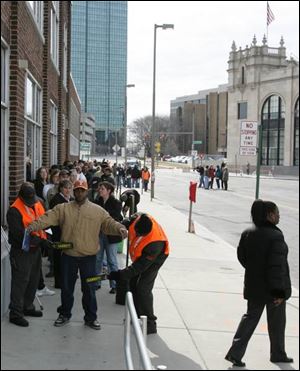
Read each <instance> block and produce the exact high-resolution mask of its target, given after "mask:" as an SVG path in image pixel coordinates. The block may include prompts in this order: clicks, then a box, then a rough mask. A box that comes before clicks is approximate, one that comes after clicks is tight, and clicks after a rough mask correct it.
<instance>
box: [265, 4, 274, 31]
mask: <svg viewBox="0 0 300 371" xmlns="http://www.w3.org/2000/svg"><path fill="white" fill-rule="evenodd" d="M274 19H275V17H274V14H273V13H272V10H271V8H270V5H269V2H268V1H267V26H269V24H270V23H271V22H273V21H274Z"/></svg>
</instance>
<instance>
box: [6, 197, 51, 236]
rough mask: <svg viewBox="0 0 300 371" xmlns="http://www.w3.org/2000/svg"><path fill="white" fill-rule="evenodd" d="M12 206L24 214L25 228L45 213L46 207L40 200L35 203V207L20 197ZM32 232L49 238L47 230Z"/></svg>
mask: <svg viewBox="0 0 300 371" xmlns="http://www.w3.org/2000/svg"><path fill="white" fill-rule="evenodd" d="M11 207H15V208H16V209H17V210H19V212H20V214H21V215H22V221H23V225H24V228H27V227H28V226H29V224H30V223H32V222H33V221H34V220H36V219H38V218H39V217H40V216H42V215H44V214H45V209H44V207H43V205H42V204H41V202H40V201H38V202H36V203H35V204H34V205H33V208H31V207H28V206H27V205H25V203H24V202H23V201H22V200H21V199H20V198H19V197H18V198H17V199H16V201H15V202H14V203H13V204H12V205H11ZM31 234H33V235H35V236H38V237H40V238H43V239H44V240H46V239H47V234H46V232H44V231H42V230H40V231H37V232H31Z"/></svg>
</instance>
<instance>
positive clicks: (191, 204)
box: [188, 201, 193, 233]
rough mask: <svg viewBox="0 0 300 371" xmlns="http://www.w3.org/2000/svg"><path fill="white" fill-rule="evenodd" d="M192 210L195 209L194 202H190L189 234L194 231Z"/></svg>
mask: <svg viewBox="0 0 300 371" xmlns="http://www.w3.org/2000/svg"><path fill="white" fill-rule="evenodd" d="M192 209H193V201H190V212H189V229H188V232H189V233H191V232H192V231H191V229H192Z"/></svg>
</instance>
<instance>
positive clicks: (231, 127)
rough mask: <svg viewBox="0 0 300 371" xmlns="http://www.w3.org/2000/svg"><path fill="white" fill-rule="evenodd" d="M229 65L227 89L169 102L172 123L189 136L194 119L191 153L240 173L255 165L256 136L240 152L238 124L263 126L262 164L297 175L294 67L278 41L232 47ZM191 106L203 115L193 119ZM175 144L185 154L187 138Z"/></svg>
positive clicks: (296, 71)
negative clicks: (217, 159)
mask: <svg viewBox="0 0 300 371" xmlns="http://www.w3.org/2000/svg"><path fill="white" fill-rule="evenodd" d="M228 66H229V67H228V84H226V85H220V86H219V89H210V90H203V91H200V92H199V93H198V94H196V95H190V96H183V97H179V98H176V99H175V100H173V101H171V121H172V122H175V123H178V122H179V123H180V125H181V127H182V129H181V130H182V131H191V130H192V122H193V118H194V120H195V122H194V137H195V139H196V140H201V141H202V144H201V145H199V147H196V148H195V149H197V150H198V151H199V152H202V153H208V154H224V155H226V156H227V161H228V165H229V166H231V167H238V168H239V169H245V167H246V165H247V163H249V164H250V165H251V166H253V167H255V166H256V164H257V151H256V148H257V147H258V140H259V135H258V132H257V135H256V137H255V135H254V137H253V136H252V137H249V142H248V143H249V144H251V143H254V142H251V140H255V138H256V141H255V143H254V145H253V147H251V146H250V147H249V148H248V147H247V148H245V147H243V146H242V144H243V143H245V141H242V140H243V139H245V137H244V136H243V135H242V134H243V133H244V132H243V125H245V124H246V123H248V122H250V123H257V125H262V154H261V159H260V163H261V165H262V166H263V167H265V169H266V171H272V172H273V173H276V172H277V173H279V174H284V173H287V174H298V171H299V62H297V61H295V60H294V59H290V60H287V58H286V49H285V47H284V40H283V38H282V39H281V40H280V44H279V47H278V48H274V47H269V46H268V45H267V40H266V38H265V37H264V38H263V41H262V45H261V46H258V45H257V40H256V38H255V37H254V38H253V41H252V44H251V46H250V47H248V46H247V47H246V48H245V49H244V50H242V48H239V50H237V48H236V45H235V43H234V42H233V44H232V50H231V53H230V57H229V61H228ZM194 107H198V108H196V111H194V112H197V109H198V110H200V107H202V108H201V109H202V113H201V114H198V115H195V116H193V115H194V113H193V110H195V108H194ZM180 125H179V127H180ZM185 129H187V130H185ZM250 135H252V134H250ZM246 138H247V137H246ZM180 140H181V141H183V139H182V138H181V139H179V149H180V151H181V152H183V149H184V151H185V152H186V148H190V146H191V144H190V140H191V139H184V140H185V141H188V144H185V145H180Z"/></svg>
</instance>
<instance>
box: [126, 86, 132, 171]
mask: <svg viewBox="0 0 300 371" xmlns="http://www.w3.org/2000/svg"><path fill="white" fill-rule="evenodd" d="M134 87H135V85H134V84H127V85H126V86H125V122H124V150H125V153H124V161H125V167H126V165H127V88H134Z"/></svg>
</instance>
